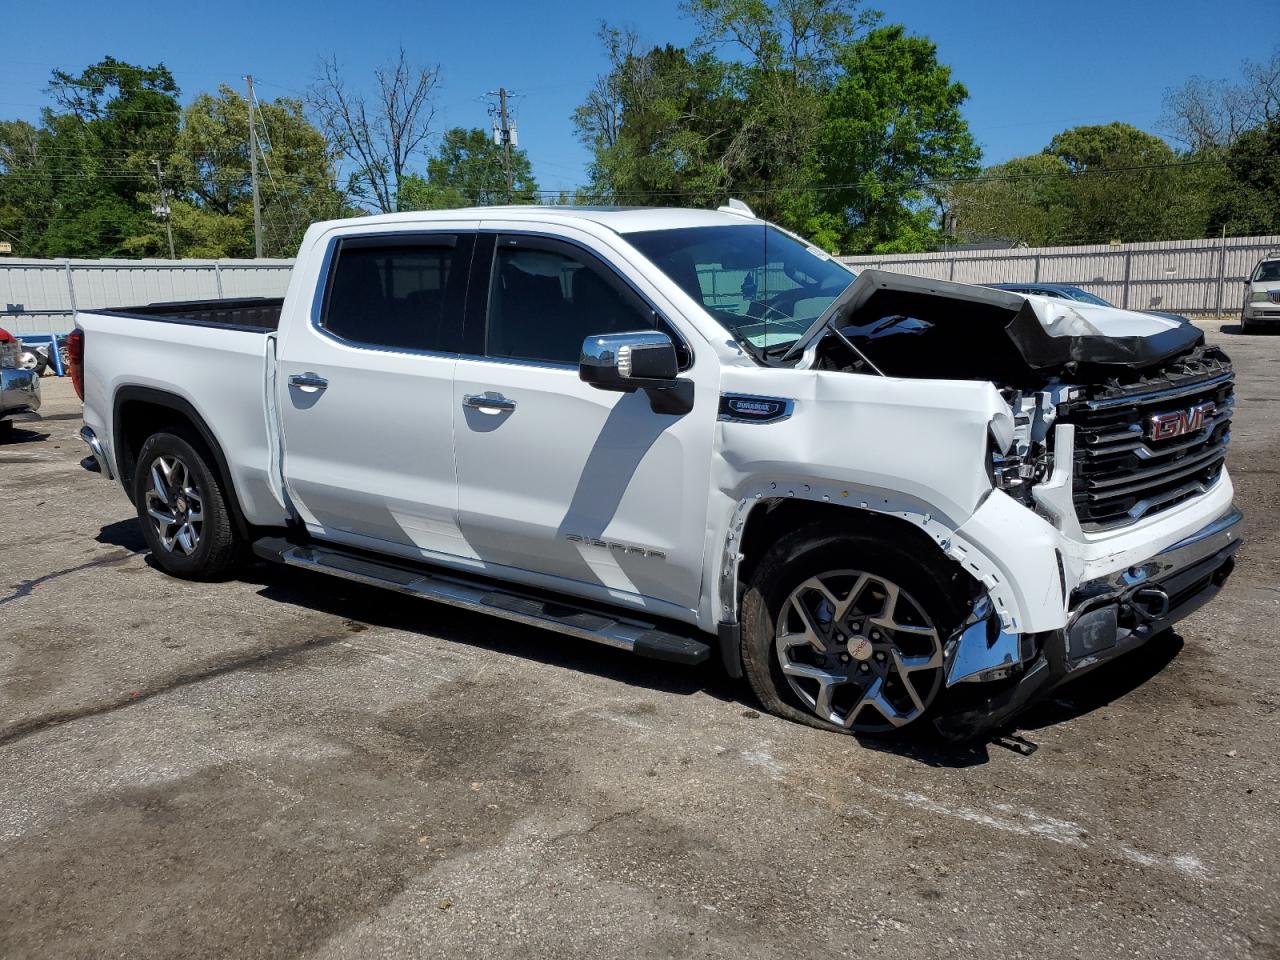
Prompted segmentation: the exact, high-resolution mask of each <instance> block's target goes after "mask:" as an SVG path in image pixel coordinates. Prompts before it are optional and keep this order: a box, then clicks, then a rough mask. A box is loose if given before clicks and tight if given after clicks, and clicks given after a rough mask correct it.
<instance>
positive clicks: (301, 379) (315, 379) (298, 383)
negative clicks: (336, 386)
mask: <svg viewBox="0 0 1280 960" xmlns="http://www.w3.org/2000/svg"><path fill="white" fill-rule="evenodd" d="M289 384H290V386H294V387H301V388H302V389H303V390H323V389H324V388H325V387H327V386H328V385H329V381H328V380H326V379H325V378H324V377H322V376H319V375H318V374H314V373H295V374H294V375H293V376H291V377H290V378H289Z"/></svg>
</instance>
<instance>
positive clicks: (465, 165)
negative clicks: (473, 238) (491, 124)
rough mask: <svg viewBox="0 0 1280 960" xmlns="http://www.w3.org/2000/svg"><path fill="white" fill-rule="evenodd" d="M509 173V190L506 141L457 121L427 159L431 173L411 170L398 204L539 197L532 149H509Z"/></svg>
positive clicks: (444, 205)
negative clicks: (498, 141)
mask: <svg viewBox="0 0 1280 960" xmlns="http://www.w3.org/2000/svg"><path fill="white" fill-rule="evenodd" d="M511 175H512V184H513V190H512V192H511V194H510V196H508V194H507V174H506V166H505V164H504V156H503V149H502V147H501V146H499V145H498V144H496V143H494V142H493V138H492V137H491V136H490V134H488V133H487V132H485V131H484V130H481V129H479V128H473V129H470V130H465V129H463V128H462V127H454V128H453V129H452V130H449V131H446V133H445V135H444V137H443V138H442V139H441V142H440V147H439V149H438V150H437V151H436V152H435V153H434V154H433V155H432V156H431V157H430V158H429V159H428V160H427V175H426V176H425V177H423V176H421V175H420V174H416V173H415V174H408V175H407V176H405V177H404V178H403V179H402V180H401V181H400V192H399V196H398V205H399V209H401V210H443V209H451V208H454V207H469V206H482V205H485V204H493V203H535V202H536V201H537V199H538V184H537V181H536V180H534V178H533V167H532V165H531V164H530V163H529V156H528V154H526V153H525V152H524V151H523V150H521V149H519V148H514V147H513V148H512V150H511Z"/></svg>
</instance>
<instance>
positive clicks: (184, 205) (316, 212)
mask: <svg viewBox="0 0 1280 960" xmlns="http://www.w3.org/2000/svg"><path fill="white" fill-rule="evenodd" d="M257 118H258V143H259V147H260V148H261V149H262V155H261V156H260V157H259V161H260V162H259V171H260V178H261V187H262V189H261V197H262V202H261V206H262V219H263V239H264V246H265V252H266V253H267V255H268V256H292V255H293V253H294V252H295V251H296V250H297V246H298V243H299V242H300V241H301V239H302V234H303V233H304V232H305V231H306V228H307V226H308V225H309V224H310V223H311V222H312V221H313V220H319V219H325V218H332V217H335V216H341V215H342V214H343V212H344V211H345V204H344V203H343V200H342V197H341V195H340V194H339V193H338V191H337V189H336V188H335V187H334V185H333V183H332V172H331V159H332V158H331V157H330V154H329V147H328V143H327V142H326V141H325V138H324V135H323V134H322V133H321V132H320V131H319V130H318V129H316V127H314V126H313V125H312V124H311V123H310V122H309V121H308V120H307V119H306V117H305V115H304V113H303V105H302V103H301V101H299V100H296V99H290V98H285V97H282V98H280V99H278V100H275V101H260V102H259V103H258V104H257ZM164 169H165V186H166V187H167V189H168V190H169V191H170V193H171V196H172V199H171V200H170V203H169V207H170V210H171V211H172V212H171V218H172V225H173V229H174V236H175V241H176V245H177V248H178V253H179V255H180V256H190V257H248V256H252V255H253V250H254V244H253V205H252V185H251V182H250V164H249V115H248V106H247V104H246V103H245V100H244V98H243V97H242V96H241V95H240V94H239V93H238V92H237V91H235V90H233V89H232V88H230V87H228V86H225V85H223V86H221V87H219V89H218V95H217V96H216V97H215V96H212V95H210V94H207V93H205V94H200V95H199V96H198V97H196V98H195V100H194V101H192V103H191V105H190V106H188V107H187V109H186V110H185V111H184V112H183V118H182V127H181V130H180V131H179V133H178V136H177V138H176V140H175V143H174V147H173V151H172V153H171V154H170V155H169V157H168V158H167V160H166V162H165V163H164ZM157 186H158V185H157ZM156 189H157V187H152V188H151V189H150V192H149V194H148V196H149V198H150V199H152V200H154V199H156V196H155V193H156ZM127 247H128V249H129V250H130V252H132V253H134V254H135V255H144V256H155V255H164V254H165V253H166V252H167V247H166V243H165V240H164V233H163V230H162V229H161V226H160V224H159V223H155V222H153V223H152V225H151V226H150V228H149V229H147V230H145V231H143V232H141V233H139V234H138V235H137V236H135V237H133V238H131V240H130V241H129V242H128V243H127Z"/></svg>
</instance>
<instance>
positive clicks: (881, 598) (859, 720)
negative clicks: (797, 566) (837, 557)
mask: <svg viewBox="0 0 1280 960" xmlns="http://www.w3.org/2000/svg"><path fill="white" fill-rule="evenodd" d="M774 637H775V640H774V649H775V651H776V653H777V657H778V663H779V665H780V666H781V668H782V672H783V674H785V675H786V678H787V682H788V683H789V684H790V686H791V689H792V690H793V691H794V692H795V694H796V696H798V697H799V698H800V699H801V700H802V701H803V702H804V703H805V704H806V705H807V706H808V707H809V709H810V710H812V711H813V712H814V713H816V714H817V715H818V716H819V717H821V718H822V719H823V720H826V721H828V722H830V723H834V724H837V725H839V726H842V727H845V728H846V729H848V730H854V731H857V732H859V733H884V732H887V731H889V730H892V729H894V728H896V727H902V726H905V725H906V724H908V723H910V722H911V721H912V720H915V719H916V718H917V717H919V716H920V715H921V714H922V713H924V712H925V711H926V710H927V709H928V708H929V705H930V704H931V703H932V702H933V699H934V697H936V696H937V694H938V689H939V688H940V687H941V685H942V642H941V640H940V638H939V636H938V630H937V628H936V627H935V626H934V624H933V622H932V621H931V620H930V619H929V615H928V614H927V613H925V611H924V608H923V607H921V606H920V604H919V603H917V602H916V601H915V600H913V599H912V598H911V596H910V595H909V594H908V593H906V591H904V590H902V589H901V588H900V587H899V586H898V585H897V584H896V583H893V582H892V581H891V580H887V579H885V578H884V577H881V576H877V575H876V574H870V573H864V572H862V571H860V570H832V571H829V572H827V573H822V574H819V575H817V576H814V577H810V578H809V579H808V580H805V581H804V582H803V583H801V584H800V585H799V586H798V587H796V588H795V590H793V591H792V592H791V595H790V596H789V597H787V600H786V602H785V603H784V604H783V605H782V610H781V612H780V613H779V615H778V622H777V624H776V626H775V630H774Z"/></svg>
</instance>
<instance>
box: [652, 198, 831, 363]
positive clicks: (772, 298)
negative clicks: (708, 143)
mask: <svg viewBox="0 0 1280 960" xmlns="http://www.w3.org/2000/svg"><path fill="white" fill-rule="evenodd" d="M627 240H628V241H629V242H630V243H631V244H632V245H633V246H635V247H636V249H638V250H639V251H640V252H641V253H643V254H644V255H645V256H646V257H648V258H649V259H650V260H652V261H653V263H654V265H655V266H657V267H658V269H660V270H661V271H662V272H663V273H665V274H666V275H667V276H668V277H670V278H671V279H672V280H673V281H675V283H676V284H678V285H679V287H680V288H681V289H682V290H684V292H685V293H687V294H689V296H691V297H693V299H694V300H696V301H697V302H698V303H700V304H702V306H703V307H705V308H706V310H707V312H708V313H709V314H711V316H712V317H714V318H715V319H716V320H717V321H719V322H720V323H721V324H723V325H724V326H725V327H726V328H728V330H729V331H730V332H731V333H732V334H733V336H734V338H735V339H736V340H738V341H739V342H746V343H748V344H749V345H750V346H751V347H753V348H755V349H756V350H759V351H769V352H773V348H775V347H782V346H785V345H787V344H790V343H794V342H795V341H796V340H797V339H798V338H799V337H800V335H801V334H802V333H804V332H805V330H806V329H808V327H809V325H810V324H811V323H813V321H814V320H816V319H817V318H818V317H820V316H821V315H822V312H823V311H824V310H826V308H827V307H828V306H830V305H831V301H833V300H834V299H835V298H836V297H838V296H839V295H840V294H841V293H842V292H843V291H844V289H845V287H847V286H849V284H851V283H852V282H853V278H854V273H853V271H851V270H849V269H847V268H845V267H843V266H841V265H840V264H839V263H838V262H837V261H835V260H833V259H832V258H831V257H830V256H828V255H827V254H825V253H823V252H822V251H821V250H819V249H818V248H817V247H811V246H808V245H806V244H804V243H801V242H800V241H798V240H796V239H795V238H794V237H792V236H790V235H788V234H786V233H783V232H782V231H781V230H779V229H777V228H776V227H770V226H767V225H765V224H758V223H744V224H742V225H741V226H738V225H734V226H724V227H686V228H683V229H676V230H646V231H642V232H639V233H629V234H627Z"/></svg>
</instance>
